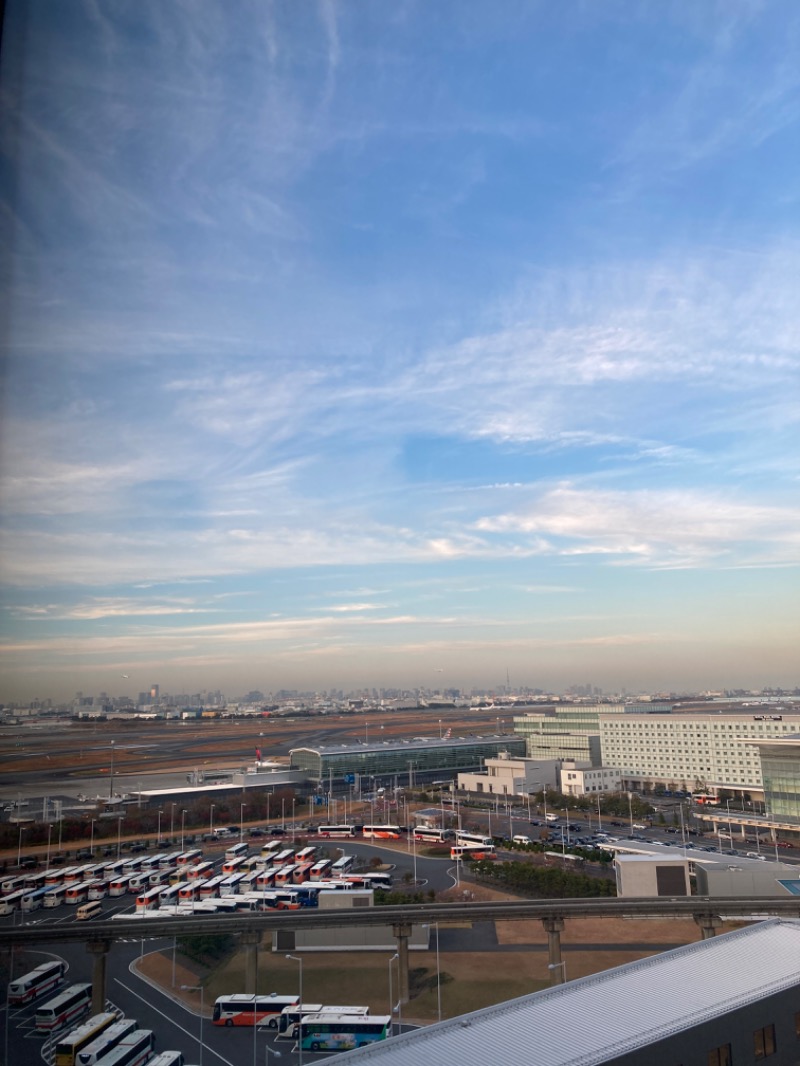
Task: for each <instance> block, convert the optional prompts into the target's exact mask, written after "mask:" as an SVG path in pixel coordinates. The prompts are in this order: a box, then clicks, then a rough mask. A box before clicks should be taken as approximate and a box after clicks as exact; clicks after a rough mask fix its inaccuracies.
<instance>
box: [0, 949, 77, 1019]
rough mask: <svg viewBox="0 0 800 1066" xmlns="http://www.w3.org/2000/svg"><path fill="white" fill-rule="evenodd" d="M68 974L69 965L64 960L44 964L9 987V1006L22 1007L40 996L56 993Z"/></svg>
mask: <svg viewBox="0 0 800 1066" xmlns="http://www.w3.org/2000/svg"><path fill="white" fill-rule="evenodd" d="M66 972H67V964H66V963H65V962H64V961H63V959H57V960H56V961H54V962H43V963H42V965H41V966H37V967H36V969H35V970H31V971H30V972H29V973H26V974H25V975H24V976H23V977H18V978H17V979H16V980H15V981H12V982H11V984H10V985H9V986H8V1003H9V1006H11V1007H22V1006H24V1005H25V1004H26V1003H32V1002H33V1000H35V999H38V998H39V996H44V995H46V994H47V993H48V992H52V991H54V990H55V989H56V988H58V986H59V985H60V984H61V982H62V981H63V979H64V974H65V973H66Z"/></svg>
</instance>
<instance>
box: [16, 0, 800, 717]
mask: <svg viewBox="0 0 800 1066" xmlns="http://www.w3.org/2000/svg"><path fill="white" fill-rule="evenodd" d="M798 36H800V11H798V9H797V8H796V6H794V5H791V4H789V3H788V2H783V0H778V2H776V3H775V4H771V5H767V6H753V5H751V4H748V3H744V2H743V0H741V2H737V0H733V2H732V3H729V4H724V5H722V4H709V5H702V6H700V7H697V6H696V5H681V4H672V5H659V6H653V5H652V4H649V3H646V2H643V0H639V2H637V0H626V2H625V3H622V2H614V0H610V2H608V3H605V4H602V5H581V4H576V5H570V6H567V7H566V8H564V7H560V8H559V7H555V8H554V7H553V6H552V5H546V4H544V3H538V2H535V0H534V2H528V0H526V2H519V3H517V2H515V0H511V2H509V3H507V4H504V5H503V9H502V17H501V15H500V13H499V12H498V10H497V8H496V7H495V6H494V5H490V4H485V3H479V2H472V0H467V2H466V3H463V2H456V0H451V2H448V0H444V2H442V3H438V4H436V5H423V4H418V3H416V2H414V0H409V2H406V3H404V2H398V3H396V4H392V5H386V4H384V3H379V2H376V0H365V2H364V3H363V4H359V5H356V6H353V5H349V4H345V3H341V2H337V0H318V2H311V0H309V2H301V3H297V4H288V5H280V4H279V5H261V4H242V5H237V6H236V8H235V10H233V9H231V8H230V7H229V6H228V5H227V4H225V3H223V2H222V0H197V2H192V3H182V2H178V0H176V2H175V3H172V4H162V3H160V2H156V0H137V2H133V0H119V2H117V3H97V2H96V0H74V2H72V3H70V4H67V5H44V4H43V5H37V4H30V3H26V2H24V0H7V3H6V15H5V25H4V33H3V42H2V47H3V53H2V66H1V67H0V70H1V71H2V92H3V102H4V108H3V109H2V114H3V117H2V119H0V122H2V126H1V127H0V134H1V137H0V144H2V153H3V154H2V159H3V181H2V184H0V195H1V196H2V201H1V203H2V212H0V226H2V231H0V235H1V236H2V247H3V249H4V251H3V256H2V262H3V266H4V271H3V280H4V282H5V284H4V286H3V288H4V296H3V309H4V319H5V323H6V326H5V330H4V332H3V334H2V340H3V366H4V369H3V375H2V382H1V383H0V384H1V387H2V392H0V396H1V397H2V400H1V401H0V402H1V403H2V408H1V409H0V413H1V414H2V419H1V420H0V421H1V422H2V425H0V505H1V509H2V518H0V552H1V553H2V554H0V619H2V630H1V631H0V634H1V635H0V655H1V657H0V663H2V673H3V685H2V687H3V694H4V698H6V699H18V700H19V699H21V700H25V699H30V698H34V697H42V698H47V697H50V698H61V699H63V698H65V695H66V694H67V693H71V692H74V691H77V690H84V691H94V692H99V691H101V690H105V691H107V692H109V693H111V694H115V693H120V692H123V691H124V692H128V691H129V692H131V693H132V694H134V695H135V694H136V693H137V692H138V691H140V690H144V689H147V688H149V686H150V685H151V684H152V683H155V682H158V683H160V684H161V685H162V686H163V687H164V688H168V689H171V690H172V691H198V690H200V689H203V688H206V689H215V688H221V689H223V690H226V691H236V692H246V691H247V690H248V689H252V688H258V689H261V690H262V691H263V690H276V689H281V688H286V689H293V688H297V689H303V690H306V689H323V688H330V687H336V688H345V689H352V688H359V687H367V686H368V687H412V686H413V685H415V684H419V685H427V686H429V687H431V688H433V687H436V686H438V685H443V686H446V687H457V688H464V689H468V688H470V687H472V686H476V687H480V688H500V687H501V686H502V685H503V684H504V683H505V678H506V675H507V672H508V674H509V675H510V678H511V683H512V686H515V685H516V686H529V687H536V688H542V689H545V690H553V691H561V690H563V689H564V688H566V687H568V686H570V685H573V684H576V683H580V682H581V679H582V678H588V679H591V681H592V683H593V684H596V685H598V686H600V687H602V688H603V689H606V690H608V691H619V690H621V689H622V688H626V689H628V690H630V691H637V690H640V691H702V690H705V689H722V688H745V689H760V688H762V687H765V686H773V687H784V688H792V687H794V686H795V685H797V684H800V677H799V676H798V672H797V668H796V663H797V648H798V646H800V626H798V606H797V604H798V596H797V589H798V586H799V582H798V562H800V558H799V556H800V502H799V501H798V480H799V479H798V462H799V461H800V447H798V432H797V429H798V422H799V421H800V389H798V381H799V376H798V361H800V357H799V356H798V344H797V337H798V335H799V333H800V331H799V330H798V326H799V325H800V322H799V321H798V320H799V319H800V307H799V306H798V300H797V278H798V276H800V241H798V210H797V189H796V175H797V170H798V162H800V160H799V158H798V157H799V156H800V137H798V122H799V121H800V106H799V105H798V100H799V99H800V96H799V94H798V91H799V90H800V71H798V67H797V64H796V61H795V49H796V41H797V38H798ZM122 675H128V677H129V679H130V680H125V679H124V678H123V677H122Z"/></svg>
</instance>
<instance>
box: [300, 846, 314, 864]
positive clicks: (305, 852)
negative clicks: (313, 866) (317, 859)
mask: <svg viewBox="0 0 800 1066" xmlns="http://www.w3.org/2000/svg"><path fill="white" fill-rule="evenodd" d="M316 854H317V849H316V848H315V847H314V845H313V844H309V845H308V847H307V848H300V850H299V851H298V852H297V854H296V855H295V859H296V860H297V861H298V862H311V860H312V859H313V858H314V856H315V855H316Z"/></svg>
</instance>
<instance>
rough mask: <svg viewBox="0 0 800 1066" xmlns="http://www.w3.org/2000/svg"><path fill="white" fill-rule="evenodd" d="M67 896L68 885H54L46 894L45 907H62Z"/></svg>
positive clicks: (43, 903) (43, 902) (43, 901)
mask: <svg viewBox="0 0 800 1066" xmlns="http://www.w3.org/2000/svg"><path fill="white" fill-rule="evenodd" d="M66 898H67V886H66V885H53V886H52V887H51V888H48V890H47V891H46V892H45V894H44V899H43V900H42V906H43V907H60V906H61V904H62V903H63V902H64V900H65V899H66Z"/></svg>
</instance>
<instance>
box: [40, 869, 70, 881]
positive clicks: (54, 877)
mask: <svg viewBox="0 0 800 1066" xmlns="http://www.w3.org/2000/svg"><path fill="white" fill-rule="evenodd" d="M67 869H69V867H67ZM63 881H64V870H59V869H57V868H55V867H54V868H53V869H52V870H45V872H44V883H45V884H46V885H60V884H62V883H63Z"/></svg>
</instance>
